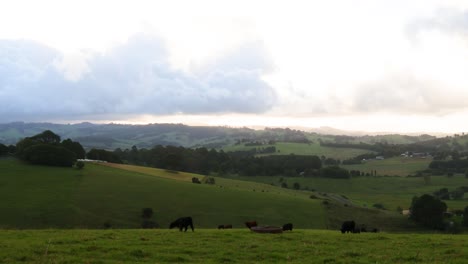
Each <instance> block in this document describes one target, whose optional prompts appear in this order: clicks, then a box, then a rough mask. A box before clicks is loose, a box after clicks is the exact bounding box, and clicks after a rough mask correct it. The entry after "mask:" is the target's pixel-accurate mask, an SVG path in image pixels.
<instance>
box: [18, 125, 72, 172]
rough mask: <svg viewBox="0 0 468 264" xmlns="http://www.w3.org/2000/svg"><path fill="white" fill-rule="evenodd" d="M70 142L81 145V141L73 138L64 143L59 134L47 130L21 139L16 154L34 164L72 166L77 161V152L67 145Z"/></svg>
mask: <svg viewBox="0 0 468 264" xmlns="http://www.w3.org/2000/svg"><path fill="white" fill-rule="evenodd" d="M68 143H70V144H72V145H74V146H78V145H79V146H80V147H81V145H80V144H79V143H77V142H72V141H71V140H69V141H67V142H66V143H65V144H62V143H60V136H59V135H57V134H55V133H54V132H52V131H50V130H46V131H44V132H42V133H40V134H37V135H34V136H32V137H27V138H24V139H23V140H20V141H19V142H18V143H17V144H16V155H17V156H18V158H20V159H22V160H25V161H27V162H29V163H32V164H40V165H49V166H66V167H71V166H73V164H74V163H75V161H76V157H77V154H76V153H75V152H73V150H70V149H68V148H67V147H66V146H67V144H68Z"/></svg>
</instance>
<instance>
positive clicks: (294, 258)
mask: <svg viewBox="0 0 468 264" xmlns="http://www.w3.org/2000/svg"><path fill="white" fill-rule="evenodd" d="M0 247H1V248H2V250H0V262H1V263H225V262H228V263H466V260H467V259H468V235H440V234H388V233H377V234H375V233H361V234H344V235H343V234H340V233H339V232H338V231H325V230H324V231H317V230H300V229H299V230H298V229H295V230H293V231H292V232H288V233H283V234H257V233H253V232H251V231H248V230H247V229H237V230H213V229H205V230H203V229H196V231H195V232H193V233H192V232H187V233H180V232H179V231H175V230H118V229H116V230H23V231H16V230H1V231H0Z"/></svg>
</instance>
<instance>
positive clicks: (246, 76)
mask: <svg viewBox="0 0 468 264" xmlns="http://www.w3.org/2000/svg"><path fill="white" fill-rule="evenodd" d="M168 57H169V55H168V51H167V49H166V47H165V43H164V41H162V40H161V39H160V38H158V37H156V36H151V35H144V34H141V35H135V36H133V37H131V38H129V39H128V41H127V42H126V43H125V44H123V45H120V46H118V47H115V48H113V49H111V50H108V51H107V52H106V53H103V54H96V53H90V52H82V53H76V54H71V55H70V54H66V55H64V54H62V53H59V52H57V51H55V50H53V49H51V48H47V47H45V46H42V45H40V44H38V43H34V42H27V41H26V42H25V41H12V40H1V41H0V65H1V66H0V105H2V107H0V116H1V118H0V122H7V121H13V120H19V119H21V120H26V121H28V120H41V119H47V120H51V119H62V120H63V119H65V120H66V119H82V118H90V117H92V116H99V118H106V117H107V118H115V117H118V116H120V117H121V116H122V115H139V114H150V115H167V114H174V113H186V114H202V113H203V114H210V113H261V112H265V111H267V110H269V109H270V108H271V107H272V106H273V105H274V104H275V102H276V94H275V92H274V90H273V88H272V87H271V86H270V85H269V84H268V83H266V82H265V81H263V80H262V75H263V74H264V73H265V72H268V71H269V70H271V69H272V65H271V60H269V58H268V54H266V53H265V52H264V51H263V50H262V47H261V45H257V44H252V45H251V44H247V45H244V46H242V47H240V51H237V52H236V51H234V52H233V53H231V54H227V55H226V56H225V57H224V58H219V59H218V60H217V61H216V62H215V63H208V64H206V65H201V66H200V67H199V68H197V69H196V70H194V71H193V72H183V71H179V70H175V69H173V68H172V67H171V65H170V64H169V62H168Z"/></svg>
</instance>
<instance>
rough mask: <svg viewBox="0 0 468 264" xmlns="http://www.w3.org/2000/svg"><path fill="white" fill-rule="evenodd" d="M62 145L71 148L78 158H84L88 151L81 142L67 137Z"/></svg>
mask: <svg viewBox="0 0 468 264" xmlns="http://www.w3.org/2000/svg"><path fill="white" fill-rule="evenodd" d="M61 144H62V146H64V147H65V148H66V149H68V150H70V151H71V152H73V153H75V156H76V158H77V159H84V158H85V156H86V151H85V150H84V148H83V146H81V144H80V143H79V142H74V141H72V140H71V139H69V138H68V139H65V140H64V141H62V143H61Z"/></svg>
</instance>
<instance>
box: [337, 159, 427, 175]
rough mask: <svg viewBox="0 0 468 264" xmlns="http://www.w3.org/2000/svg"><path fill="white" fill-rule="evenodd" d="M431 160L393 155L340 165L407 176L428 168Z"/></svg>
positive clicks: (380, 173) (352, 168) (365, 170)
mask: <svg viewBox="0 0 468 264" xmlns="http://www.w3.org/2000/svg"><path fill="white" fill-rule="evenodd" d="M431 161H432V159H422V158H403V157H394V158H389V159H384V160H367V161H364V162H363V163H362V164H356V165H342V167H343V168H345V169H347V170H359V171H361V172H364V173H367V172H368V173H370V172H373V171H377V175H379V176H383V175H388V176H395V175H396V176H407V175H414V174H416V173H417V172H418V171H422V170H425V169H427V168H429V163H431Z"/></svg>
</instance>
